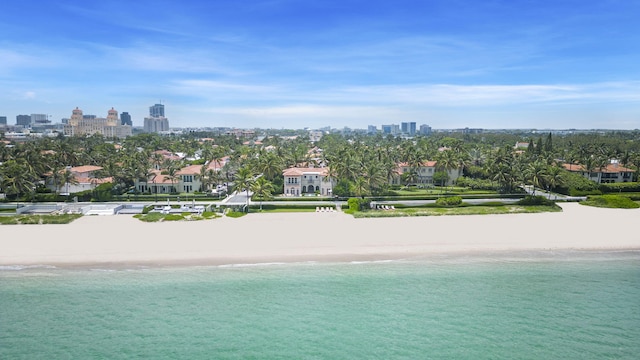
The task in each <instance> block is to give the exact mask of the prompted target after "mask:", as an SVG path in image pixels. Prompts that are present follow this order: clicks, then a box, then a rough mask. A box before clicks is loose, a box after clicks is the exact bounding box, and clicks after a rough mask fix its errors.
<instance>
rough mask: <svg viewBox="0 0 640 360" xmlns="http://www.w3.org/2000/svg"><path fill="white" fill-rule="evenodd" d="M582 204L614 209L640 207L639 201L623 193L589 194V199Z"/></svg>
mask: <svg viewBox="0 0 640 360" xmlns="http://www.w3.org/2000/svg"><path fill="white" fill-rule="evenodd" d="M580 204H582V205H586V206H595V207H602V208H612V209H637V208H639V207H640V204H638V202H636V201H632V200H631V199H629V198H628V197H626V196H621V195H600V196H588V197H587V200H584V201H581V202H580Z"/></svg>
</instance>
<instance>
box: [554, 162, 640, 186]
mask: <svg viewBox="0 0 640 360" xmlns="http://www.w3.org/2000/svg"><path fill="white" fill-rule="evenodd" d="M562 166H563V167H564V168H565V169H567V170H569V171H571V172H574V173H578V174H580V175H582V176H583V177H585V178H587V179H589V180H591V181H595V182H597V183H598V184H605V183H622V182H631V181H633V173H634V171H633V170H632V169H628V168H626V167H623V166H622V165H620V164H618V163H611V164H608V165H607V166H605V167H603V168H595V169H592V170H591V171H587V170H586V169H585V167H584V166H583V165H580V164H563V165H562Z"/></svg>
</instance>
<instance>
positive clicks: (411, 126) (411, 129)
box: [400, 122, 416, 136]
mask: <svg viewBox="0 0 640 360" xmlns="http://www.w3.org/2000/svg"><path fill="white" fill-rule="evenodd" d="M400 126H401V131H402V133H403V134H405V135H411V136H413V135H415V134H416V123H415V122H403V123H401V124H400Z"/></svg>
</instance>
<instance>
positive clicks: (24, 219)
mask: <svg viewBox="0 0 640 360" xmlns="http://www.w3.org/2000/svg"><path fill="white" fill-rule="evenodd" d="M81 216H82V214H60V215H14V216H0V224H1V225H19V224H68V223H70V222H72V221H73V220H75V219H77V218H79V217H81Z"/></svg>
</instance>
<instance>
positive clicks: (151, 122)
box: [144, 116, 169, 133]
mask: <svg viewBox="0 0 640 360" xmlns="http://www.w3.org/2000/svg"><path fill="white" fill-rule="evenodd" d="M161 131H169V119H167V118H166V117H164V116H162V117H146V118H144V132H147V133H158V132H161Z"/></svg>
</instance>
